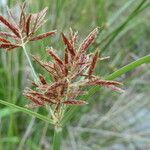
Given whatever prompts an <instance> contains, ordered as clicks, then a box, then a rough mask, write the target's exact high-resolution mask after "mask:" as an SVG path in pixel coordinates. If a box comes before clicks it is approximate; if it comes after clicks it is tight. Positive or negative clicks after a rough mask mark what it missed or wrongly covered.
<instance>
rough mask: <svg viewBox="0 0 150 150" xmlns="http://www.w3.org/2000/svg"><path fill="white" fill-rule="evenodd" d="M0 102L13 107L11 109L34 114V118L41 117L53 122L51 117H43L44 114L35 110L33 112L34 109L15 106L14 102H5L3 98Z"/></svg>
mask: <svg viewBox="0 0 150 150" xmlns="http://www.w3.org/2000/svg"><path fill="white" fill-rule="evenodd" d="M0 104H3V105H6V106H8V107H11V108H13V109H16V110H18V111H20V112H24V113H26V114H28V115H31V116H34V117H36V118H38V119H41V120H43V121H45V122H49V123H51V124H53V122H52V120H51V119H49V118H47V117H45V116H43V115H40V114H38V113H36V112H34V111H31V110H28V109H26V108H23V107H20V106H17V105H15V104H11V103H9V102H6V101H3V100H0Z"/></svg>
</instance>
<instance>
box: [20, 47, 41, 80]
mask: <svg viewBox="0 0 150 150" xmlns="http://www.w3.org/2000/svg"><path fill="white" fill-rule="evenodd" d="M22 48H23V51H24V54H25V56H26V58H27V60H28V63H29V65H30V68H31V72H32V75H33V78H34V81H35V83H38V82H39V79H38V76H37V74H36V73H35V70H34V67H33V65H32V63H31V60H30V57H29V55H28V53H27V50H26V47H25V45H24V44H22Z"/></svg>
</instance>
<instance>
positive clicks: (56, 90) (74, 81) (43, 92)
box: [24, 28, 122, 119]
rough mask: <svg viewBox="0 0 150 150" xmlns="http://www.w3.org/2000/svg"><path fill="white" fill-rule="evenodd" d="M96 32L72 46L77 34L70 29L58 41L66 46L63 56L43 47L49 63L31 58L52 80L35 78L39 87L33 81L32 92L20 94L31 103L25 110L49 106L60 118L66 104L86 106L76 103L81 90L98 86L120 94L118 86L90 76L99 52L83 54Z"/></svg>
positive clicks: (83, 92)
mask: <svg viewBox="0 0 150 150" xmlns="http://www.w3.org/2000/svg"><path fill="white" fill-rule="evenodd" d="M97 33H98V28H96V29H94V30H93V31H92V32H91V33H90V34H89V35H88V36H87V37H86V39H85V40H84V41H83V42H82V43H81V44H80V46H79V47H77V46H76V45H77V38H78V36H77V32H75V33H74V32H73V31H72V30H71V33H70V37H69V38H67V37H66V36H65V35H64V34H63V33H62V39H63V42H64V44H65V45H66V47H65V50H64V57H63V58H61V57H59V56H58V55H57V54H56V51H55V50H54V49H53V48H47V53H48V55H49V56H50V57H51V58H52V59H53V61H52V62H44V61H41V60H40V59H39V58H37V57H35V56H33V58H34V59H35V61H37V62H38V63H39V64H40V65H41V66H42V67H43V68H44V69H45V70H46V71H47V72H48V73H49V75H50V76H51V77H52V78H53V81H52V82H51V83H48V82H47V81H46V80H45V79H44V77H43V76H42V75H39V80H40V84H36V83H34V82H33V85H34V86H35V90H32V89H30V88H27V89H26V90H25V91H24V95H25V96H26V97H27V98H29V99H30V100H31V104H29V105H28V107H31V108H34V107H39V106H47V104H49V105H50V107H51V109H52V110H53V112H55V113H54V115H55V118H57V119H58V118H59V119H60V114H63V108H64V107H65V106H66V105H84V104H86V101H84V100H77V96H79V95H83V94H86V92H85V91H83V87H86V86H94V85H99V86H104V87H107V88H111V89H112V90H114V91H122V89H120V88H119V87H118V86H119V85H121V83H119V82H116V81H107V80H104V79H101V78H99V77H97V76H95V75H93V72H94V69H95V67H96V63H97V61H98V60H99V52H98V51H96V52H95V53H94V54H93V53H92V54H87V53H86V50H87V48H88V47H89V46H90V45H91V44H92V42H93V41H94V40H95V38H96V35H97ZM102 59H103V58H102ZM100 60H101V59H100ZM58 114H59V115H58Z"/></svg>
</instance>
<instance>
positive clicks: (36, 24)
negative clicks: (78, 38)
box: [0, 3, 56, 50]
mask: <svg viewBox="0 0 150 150" xmlns="http://www.w3.org/2000/svg"><path fill="white" fill-rule="evenodd" d="M25 8H26V3H23V5H22V6H20V9H21V11H20V13H19V17H18V19H16V17H14V14H13V13H12V12H11V11H10V10H9V9H8V14H9V17H10V21H9V20H8V19H5V18H4V17H3V16H1V15H0V22H1V23H2V24H3V25H4V26H5V27H6V28H7V29H9V31H8V32H0V36H5V37H8V38H11V42H10V43H12V44H13V45H16V44H17V46H13V47H12V48H10V46H1V48H4V49H9V50H11V49H13V48H16V47H21V46H22V44H24V43H27V42H29V41H37V40H41V39H43V38H46V37H48V36H51V35H54V34H55V33H56V31H55V30H54V31H48V32H46V33H43V34H40V35H36V36H34V34H35V32H36V31H37V30H38V29H39V28H40V27H41V26H42V25H43V24H44V23H45V22H46V20H45V19H44V18H45V15H46V12H47V7H46V8H44V9H43V10H42V11H41V12H39V13H36V14H29V15H28V14H26V12H25ZM18 20H19V21H18ZM18 22H19V23H18ZM0 38H1V37H0ZM5 43H6V42H5Z"/></svg>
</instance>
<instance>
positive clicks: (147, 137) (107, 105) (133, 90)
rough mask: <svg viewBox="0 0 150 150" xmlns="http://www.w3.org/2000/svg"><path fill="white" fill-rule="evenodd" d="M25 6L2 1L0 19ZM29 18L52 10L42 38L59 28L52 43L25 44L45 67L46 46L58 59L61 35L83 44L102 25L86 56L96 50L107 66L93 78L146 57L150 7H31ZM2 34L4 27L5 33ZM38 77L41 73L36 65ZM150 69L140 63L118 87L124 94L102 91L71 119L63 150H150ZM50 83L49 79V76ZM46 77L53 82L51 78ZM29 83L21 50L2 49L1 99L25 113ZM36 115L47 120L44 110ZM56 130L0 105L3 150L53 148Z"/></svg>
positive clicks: (129, 3) (41, 0) (128, 3)
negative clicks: (71, 32) (72, 31)
mask: <svg viewBox="0 0 150 150" xmlns="http://www.w3.org/2000/svg"><path fill="white" fill-rule="evenodd" d="M18 2H19V3H21V2H22V1H21V0H18V1H16V0H1V1H0V13H1V14H3V15H4V16H6V17H7V12H6V6H7V5H8V6H9V7H11V8H13V9H14V14H15V15H17V13H18ZM27 3H28V9H27V11H28V12H37V11H39V10H41V9H42V8H44V7H48V8H49V10H48V14H47V16H46V17H47V19H48V22H47V23H46V24H45V25H44V26H43V27H42V28H41V29H40V30H39V31H38V32H39V33H42V32H45V31H48V30H52V29H57V30H58V33H57V35H56V36H55V37H53V38H47V39H45V40H43V41H40V42H34V43H31V44H30V45H28V50H30V53H31V54H36V55H39V56H40V57H41V58H42V59H43V60H47V59H48V58H47V56H46V55H45V47H46V46H53V47H54V48H56V49H58V53H59V54H60V55H61V53H62V50H63V49H64V47H63V45H62V42H61V38H60V33H61V32H62V31H63V32H65V33H66V34H67V33H68V31H69V28H70V27H72V28H73V29H75V30H78V31H79V37H80V39H79V42H81V41H82V39H84V38H85V36H86V35H87V34H88V33H89V32H90V31H91V30H92V29H93V28H95V27H97V26H100V27H101V26H105V28H104V30H103V31H102V32H101V33H100V34H99V36H98V38H97V40H96V42H95V43H94V44H93V45H92V47H91V48H90V49H89V51H94V50H95V49H96V48H98V49H100V50H101V55H102V56H110V59H109V60H106V61H103V62H100V63H99V64H98V66H97V69H96V71H95V73H96V74H97V75H100V76H107V75H109V74H110V73H112V72H114V71H116V70H117V68H120V67H122V66H124V65H126V64H128V63H130V62H132V61H134V60H136V59H138V58H140V57H142V56H145V55H148V54H149V46H150V44H149V41H150V36H149V35H150V30H149V29H150V25H149V17H150V15H149V10H148V9H149V5H150V2H149V1H148V0H147V1H146V0H121V1H120V0H115V1H114V0H55V1H54V0H49V1H47V0H38V1H35V0H28V1H27ZM0 29H1V26H0ZM34 66H35V70H36V71H37V72H38V73H43V74H45V73H44V72H43V70H42V69H41V68H40V67H39V66H38V65H37V64H35V63H34ZM149 75H150V71H149V65H147V64H143V65H142V66H140V67H138V68H137V69H135V70H133V71H130V72H128V73H126V74H124V75H122V76H121V77H120V78H117V80H118V81H121V82H123V83H124V89H125V90H126V92H125V93H124V94H122V95H120V94H117V93H114V92H111V91H109V90H107V89H103V88H102V89H100V90H99V91H98V92H96V93H95V94H94V95H93V96H91V97H90V99H89V105H87V106H83V107H81V108H80V110H79V111H77V112H76V113H75V114H74V117H73V118H72V119H71V121H70V123H68V125H67V126H66V127H65V130H64V132H63V141H62V149H65V150H66V149H68V150H70V149H73V150H76V149H82V150H99V149H102V150H103V149H104V150H112V149H114V150H120V149H122V150H126V149H129V150H130V149H131V150H137V149H140V150H143V149H150V121H149V120H150V117H149V116H150V102H149V96H150V94H149V89H150V88H149ZM45 76H47V74H45ZM47 78H49V77H48V76H47ZM28 79H32V76H31V73H30V68H29V66H28V63H27V61H26V58H25V57H24V54H23V52H22V50H21V49H18V50H14V51H11V52H10V53H6V52H5V51H4V50H3V49H1V50H0V99H1V100H4V101H8V102H10V103H13V104H16V105H19V106H22V107H23V106H24V105H25V104H26V103H27V100H26V99H25V98H24V97H23V96H22V91H23V89H24V88H25V87H26V86H29V85H30V83H29V82H28ZM38 113H40V114H43V115H47V112H46V111H45V110H44V109H43V108H40V109H39V110H38ZM52 137H53V127H52V126H51V125H49V124H48V123H46V122H44V121H41V120H38V119H35V118H33V117H31V116H29V115H27V114H24V113H21V112H18V111H17V110H16V109H10V108H9V107H6V106H3V105H0V150H3V149H5V150H14V149H20V150H22V149H23V150H24V149H25V150H26V149H27V150H28V149H29V150H35V149H42V150H43V149H44V150H46V149H51V147H52Z"/></svg>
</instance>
